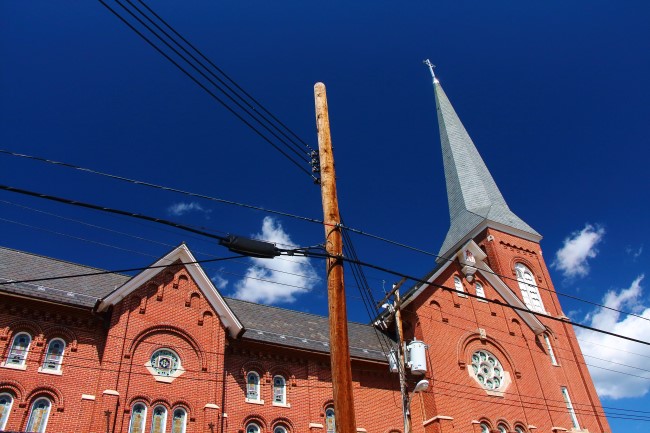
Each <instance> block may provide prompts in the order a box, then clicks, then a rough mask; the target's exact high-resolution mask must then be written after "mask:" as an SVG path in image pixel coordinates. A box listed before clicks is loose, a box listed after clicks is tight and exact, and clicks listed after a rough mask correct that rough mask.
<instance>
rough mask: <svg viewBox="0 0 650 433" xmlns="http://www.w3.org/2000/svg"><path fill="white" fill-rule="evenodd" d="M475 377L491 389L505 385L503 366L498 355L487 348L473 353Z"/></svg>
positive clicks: (482, 384)
mask: <svg viewBox="0 0 650 433" xmlns="http://www.w3.org/2000/svg"><path fill="white" fill-rule="evenodd" d="M472 372H473V373H474V379H475V380H476V381H477V382H478V383H480V384H481V386H482V387H483V388H485V389H487V390H489V391H494V390H498V389H499V388H501V385H503V382H504V381H503V379H504V374H503V367H501V363H500V362H499V360H498V359H497V357H496V356H494V355H492V354H491V353H490V352H488V351H485V350H477V351H476V352H474V353H473V354H472Z"/></svg>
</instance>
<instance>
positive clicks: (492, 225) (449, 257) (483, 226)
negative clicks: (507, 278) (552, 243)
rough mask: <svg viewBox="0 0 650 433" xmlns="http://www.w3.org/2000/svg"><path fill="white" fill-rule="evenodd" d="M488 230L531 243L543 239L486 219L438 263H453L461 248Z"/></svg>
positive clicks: (440, 257) (540, 236)
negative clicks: (497, 231)
mask: <svg viewBox="0 0 650 433" xmlns="http://www.w3.org/2000/svg"><path fill="white" fill-rule="evenodd" d="M487 228H493V229H495V230H499V231H501V232H504V233H507V234H509V235H513V236H516V237H520V238H522V239H525V240H527V241H531V242H537V243H539V242H540V241H541V240H542V239H543V236H542V235H540V234H534V233H530V232H527V231H524V230H520V229H517V228H514V227H510V226H508V225H505V224H502V223H499V222H496V221H492V220H490V219H487V218H485V219H484V220H483V221H481V222H480V223H479V224H478V225H477V226H476V227H474V228H473V229H472V230H470V232H469V233H467V234H466V235H465V236H463V237H462V238H461V239H460V240H459V241H458V242H456V244H454V245H453V246H452V247H450V248H449V249H448V250H447V251H445V252H444V253H441V254H439V255H438V258H437V259H436V263H442V261H443V260H445V261H448V262H449V261H453V259H452V257H453V256H454V255H455V254H456V252H457V251H458V250H459V249H460V248H461V246H463V245H465V244H466V243H467V241H469V240H470V239H474V238H475V237H476V236H478V234H479V233H481V232H482V231H483V230H485V229H487Z"/></svg>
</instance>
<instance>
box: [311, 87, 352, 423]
mask: <svg viewBox="0 0 650 433" xmlns="http://www.w3.org/2000/svg"><path fill="white" fill-rule="evenodd" d="M314 99H315V103H316V126H317V128H318V152H319V157H320V179H321V181H320V182H321V193H322V198H323V214H324V218H323V224H324V226H325V249H326V251H327V253H328V254H329V255H330V257H328V259H327V299H328V304H329V324H330V353H331V368H332V388H333V389H334V414H335V419H336V431H337V433H356V420H355V417H354V395H353V393H352V368H351V366H350V345H349V343H348V318H347V312H346V306H345V286H344V284H343V260H342V257H343V240H342V239H341V217H340V215H339V203H338V198H337V195H336V175H335V172H334V154H333V153H332V137H331V135H330V119H329V113H328V111H327V95H326V93H325V85H324V84H323V83H316V85H314Z"/></svg>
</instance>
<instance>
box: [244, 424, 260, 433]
mask: <svg viewBox="0 0 650 433" xmlns="http://www.w3.org/2000/svg"><path fill="white" fill-rule="evenodd" d="M246 433H260V426H258V425H257V424H255V423H254V422H252V423H250V424H248V425H247V426H246Z"/></svg>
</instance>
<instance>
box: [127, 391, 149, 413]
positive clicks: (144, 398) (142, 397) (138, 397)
mask: <svg viewBox="0 0 650 433" xmlns="http://www.w3.org/2000/svg"><path fill="white" fill-rule="evenodd" d="M137 402H142V403H145V405H146V406H151V396H149V395H147V394H135V395H134V396H132V397H130V398H129V404H128V405H127V407H125V410H131V408H132V407H133V405H134V404H136V403H137Z"/></svg>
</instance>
